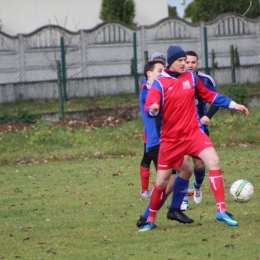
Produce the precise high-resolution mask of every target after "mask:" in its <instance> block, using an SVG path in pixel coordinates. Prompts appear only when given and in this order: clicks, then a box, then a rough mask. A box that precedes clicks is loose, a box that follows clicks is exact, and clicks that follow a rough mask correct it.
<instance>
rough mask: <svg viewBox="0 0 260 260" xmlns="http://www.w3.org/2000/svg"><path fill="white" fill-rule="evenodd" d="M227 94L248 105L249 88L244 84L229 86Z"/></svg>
mask: <svg viewBox="0 0 260 260" xmlns="http://www.w3.org/2000/svg"><path fill="white" fill-rule="evenodd" d="M227 96H228V97H230V98H232V99H233V100H234V101H235V102H237V103H239V104H242V105H248V98H249V93H248V89H247V88H245V87H243V86H238V85H234V86H231V87H229V89H228V91H227Z"/></svg>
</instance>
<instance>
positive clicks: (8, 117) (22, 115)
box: [0, 109, 37, 125]
mask: <svg viewBox="0 0 260 260" xmlns="http://www.w3.org/2000/svg"><path fill="white" fill-rule="evenodd" d="M36 119H37V116H35V115H31V114H30V113H29V112H28V111H22V110H20V109H19V110H18V111H17V114H16V115H12V114H10V113H8V112H6V111H3V112H2V115H1V116H0V125H2V124H6V123H8V122H19V123H23V124H26V125H29V124H34V123H35V122H36Z"/></svg>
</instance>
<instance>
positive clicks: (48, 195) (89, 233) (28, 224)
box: [0, 109, 260, 260]
mask: <svg viewBox="0 0 260 260" xmlns="http://www.w3.org/2000/svg"><path fill="white" fill-rule="evenodd" d="M259 118H260V113H259V111H258V110H256V109H255V110H252V111H251V116H250V117H246V116H244V115H241V114H240V113H233V112H227V111H219V112H218V113H217V114H216V116H215V117H214V120H212V122H211V138H212V140H213V141H214V143H215V145H216V150H217V152H218V154H219V157H220V159H221V166H222V169H223V172H224V173H223V175H224V179H225V188H226V189H225V193H226V201H227V206H228V211H230V212H231V213H232V214H233V215H234V217H235V219H236V220H237V221H238V222H239V226H238V227H228V226H226V225H225V224H224V223H221V222H218V221H217V220H216V219H215V213H216V206H215V202H214V199H213V195H212V193H211V191H210V188H209V184H208V181H207V180H205V182H204V185H203V201H202V203H201V204H199V205H196V204H194V203H193V200H192V198H190V201H189V204H190V207H191V209H190V210H189V211H188V212H187V215H188V216H190V217H192V218H193V219H194V220H195V222H194V223H193V224H191V225H183V224H180V223H178V222H171V221H168V220H167V219H166V213H167V206H168V205H169V204H170V201H166V203H165V205H164V207H163V208H162V209H161V210H160V212H159V214H158V218H157V222H156V224H157V225H158V229H155V230H152V231H148V232H138V231H137V228H136V221H137V220H138V218H139V215H140V214H142V212H143V210H144V209H145V207H146V205H147V202H148V200H143V199H141V198H140V196H139V192H140V180H139V164H140V160H141V156H142V149H143V145H142V123H141V120H140V119H138V120H133V121H130V122H127V123H125V124H123V125H120V126H118V127H113V128H108V129H107V128H100V129H96V130H91V131H90V130H89V129H71V128H70V129H68V128H66V127H51V125H50V124H48V123H46V122H42V121H39V122H38V123H37V124H36V126H35V129H34V130H28V131H22V132H19V133H2V134H1V135H0V141H1V142H0V153H1V161H0V183H1V203H0V211H1V216H2V221H1V225H0V245H1V247H0V258H2V259H15V258H19V259H166V260H170V259H172V260H173V259H199V260H201V259H202V260H203V259H214V260H215V259H229V260H230V259H231V260H232V259H236V260H237V259H260V251H259V243H260V239H259V234H258V233H259V232H258V230H259V228H258V226H259V222H260V210H259V192H260V190H259V186H260V169H259V168H260V166H259V165H260V152H259V148H260V145H259V140H260V128H259V120H260V119H259ZM237 179H247V180H249V181H251V182H252V184H253V185H254V187H255V194H254V196H253V198H252V199H251V200H250V201H249V202H247V203H244V204H243V203H237V202H235V201H233V200H232V198H231V197H230V195H229V187H230V185H231V184H232V182H234V181H235V180H237ZM154 180H155V171H154V169H152V176H151V179H150V187H151V186H152V183H153V182H154Z"/></svg>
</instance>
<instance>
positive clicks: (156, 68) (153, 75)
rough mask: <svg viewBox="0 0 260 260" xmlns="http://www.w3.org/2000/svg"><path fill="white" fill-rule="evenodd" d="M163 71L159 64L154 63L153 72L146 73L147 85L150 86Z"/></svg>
mask: <svg viewBox="0 0 260 260" xmlns="http://www.w3.org/2000/svg"><path fill="white" fill-rule="evenodd" d="M163 69H164V66H163V65H162V64H161V63H155V64H154V69H153V71H148V72H147V76H148V80H147V83H150V84H152V83H153V81H154V80H155V79H156V78H157V77H158V76H159V75H160V74H161V72H162V70H163Z"/></svg>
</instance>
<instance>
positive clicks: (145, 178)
mask: <svg viewBox="0 0 260 260" xmlns="http://www.w3.org/2000/svg"><path fill="white" fill-rule="evenodd" d="M140 178H141V186H142V192H145V191H147V190H148V187H149V178H150V168H145V167H143V166H140Z"/></svg>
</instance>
